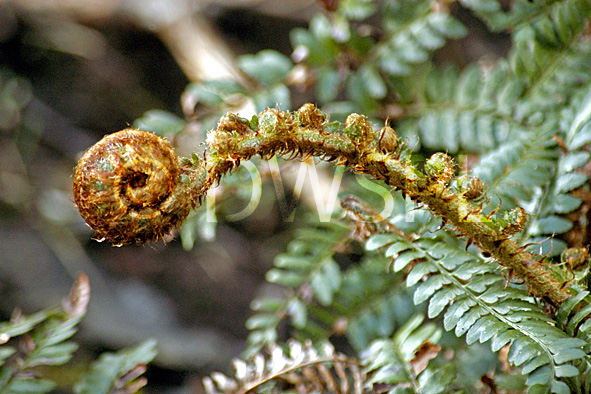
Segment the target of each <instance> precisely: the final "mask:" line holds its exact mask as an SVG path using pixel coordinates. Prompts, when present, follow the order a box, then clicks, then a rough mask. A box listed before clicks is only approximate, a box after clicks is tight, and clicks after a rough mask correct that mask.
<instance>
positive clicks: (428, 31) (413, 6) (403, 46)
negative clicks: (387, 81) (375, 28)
mask: <svg viewBox="0 0 591 394" xmlns="http://www.w3.org/2000/svg"><path fill="white" fill-rule="evenodd" d="M430 3H431V2H429V1H418V2H413V3H402V2H391V3H390V4H389V7H388V8H387V9H386V11H385V12H386V14H385V18H384V24H385V26H384V28H385V30H386V35H385V37H384V40H383V42H382V43H380V44H379V45H377V46H376V48H375V54H376V56H377V63H378V64H379V65H380V68H381V70H382V71H384V72H385V73H386V74H387V75H391V76H395V77H399V76H406V75H409V74H411V73H412V71H413V67H414V66H415V65H417V64H420V63H424V62H426V61H428V60H429V59H430V54H431V53H432V52H433V51H434V50H436V49H439V48H441V47H442V46H443V45H445V43H446V42H447V40H448V39H457V38H461V37H464V36H465V35H466V33H467V29H466V27H464V25H462V24H461V23H460V22H459V21H458V20H457V19H455V18H454V17H453V16H451V15H450V14H449V13H447V12H445V11H443V10H438V11H436V10H434V8H433V7H432V6H431V4H430Z"/></svg>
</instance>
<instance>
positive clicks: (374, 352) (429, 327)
mask: <svg viewBox="0 0 591 394" xmlns="http://www.w3.org/2000/svg"><path fill="white" fill-rule="evenodd" d="M423 320H424V316H422V315H415V316H413V317H412V318H411V319H409V320H408V321H407V322H406V323H405V324H404V326H402V327H401V328H400V329H399V330H397V331H396V333H395V334H394V336H393V337H392V338H391V339H390V338H388V339H381V340H378V341H375V342H374V343H373V344H371V346H370V347H369V348H368V349H367V350H366V351H364V352H363V353H362V355H361V362H362V363H363V365H364V367H365V371H366V373H367V375H368V382H369V383H371V384H373V386H374V388H379V390H376V391H379V392H395V393H397V392H399V391H398V390H401V391H400V392H408V393H430V394H431V393H432V394H437V393H442V392H444V391H445V390H446V389H447V388H448V385H449V384H450V383H451V382H452V381H453V380H454V379H455V377H456V370H455V366H454V365H453V364H448V365H446V366H444V367H442V368H433V367H431V366H429V360H431V359H433V358H435V357H436V356H437V354H438V353H439V351H440V350H441V348H440V347H439V346H438V345H437V342H438V341H439V339H440V337H441V330H440V329H438V328H437V326H436V325H435V324H434V323H426V324H423Z"/></svg>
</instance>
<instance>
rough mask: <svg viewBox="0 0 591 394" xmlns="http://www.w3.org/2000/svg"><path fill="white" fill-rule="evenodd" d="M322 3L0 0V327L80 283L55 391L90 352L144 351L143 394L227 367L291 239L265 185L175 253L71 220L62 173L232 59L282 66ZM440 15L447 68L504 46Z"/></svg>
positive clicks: (188, 145)
mask: <svg viewBox="0 0 591 394" xmlns="http://www.w3.org/2000/svg"><path fill="white" fill-rule="evenodd" d="M334 1H337V0H334ZM334 1H328V0H326V1H314V0H296V1H294V0H267V1H265V0H54V1H47V0H8V1H7V0H0V294H1V296H0V314H1V315H2V318H3V319H6V318H8V317H9V316H10V314H11V313H12V311H13V310H14V308H15V307H19V308H22V309H23V311H25V312H26V313H30V312H33V311H36V310H39V309H42V308H45V307H48V306H51V305H57V304H59V302H60V300H61V299H62V298H63V297H64V296H65V295H66V294H67V292H68V289H69V287H70V285H71V283H72V282H73V280H74V278H75V276H76V273H77V272H79V271H84V272H86V273H87V274H88V275H89V277H90V283H91V287H92V296H91V302H90V307H89V312H88V315H87V316H86V318H85V319H84V320H83V323H82V328H81V331H80V333H79V334H78V337H77V339H78V341H79V342H80V343H81V345H82V346H81V349H82V350H81V351H79V352H78V354H77V358H76V359H75V361H74V362H73V363H70V364H69V365H67V366H64V367H63V368H64V369H63V371H62V372H61V376H62V378H64V379H67V378H65V376H67V372H68V370H75V369H76V368H77V367H76V365H77V364H78V365H80V366H81V367H80V368H82V366H83V365H85V363H86V362H87V360H89V359H91V358H93V357H94V356H95V355H94V354H93V352H99V351H103V350H109V349H118V348H120V347H124V346H129V345H132V344H135V343H138V342H140V341H142V340H144V339H146V338H156V339H157V340H158V343H159V356H158V359H157V361H156V362H155V363H154V365H153V366H152V367H151V368H150V369H149V371H148V374H147V376H148V378H149V381H150V383H149V386H148V388H147V389H146V391H147V392H150V390H152V391H153V392H166V393H190V392H199V390H200V383H199V382H200V378H201V376H202V375H203V374H207V373H209V372H211V371H212V370H220V369H222V370H227V369H228V368H229V366H230V363H229V360H230V359H231V358H232V357H236V356H238V355H239V353H240V351H241V349H242V348H243V342H244V340H245V338H246V334H247V332H246V329H245V328H244V321H245V320H246V318H247V317H248V315H249V302H250V301H251V300H252V299H253V298H254V297H255V296H256V295H258V294H260V293H261V292H268V291H273V289H272V288H269V287H268V285H267V284H265V282H264V274H265V272H266V271H267V270H268V268H269V267H270V266H271V263H272V258H273V256H274V255H276V254H277V253H279V252H281V251H282V250H283V249H284V247H285V245H286V244H287V242H288V241H289V239H290V236H291V235H292V233H293V231H292V228H294V227H297V221H298V219H297V218H296V223H295V224H294V223H290V222H287V221H285V220H284V217H283V216H282V212H281V209H280V207H279V206H278V202H277V199H276V198H275V195H274V193H273V192H272V188H271V189H269V190H271V192H270V193H268V194H269V196H270V197H269V198H266V197H263V200H262V201H261V204H260V206H259V208H258V209H257V210H256V211H255V213H254V214H253V215H250V216H249V217H248V218H246V219H244V220H243V221H241V222H229V223H224V222H221V223H220V224H219V225H218V227H217V234H216V237H215V240H213V241H211V242H205V241H204V242H202V243H200V244H198V245H195V247H194V248H193V249H192V250H190V251H186V250H184V249H183V247H182V245H181V242H180V241H179V240H178V239H174V240H171V241H170V242H168V243H167V244H163V243H157V244H154V245H151V246H144V247H139V246H126V247H121V248H114V247H113V246H111V245H110V244H108V243H99V242H96V240H93V238H92V232H91V230H90V229H89V228H88V227H87V226H86V224H85V223H84V222H83V220H82V219H81V218H80V216H79V214H78V212H77V210H76V208H75V206H74V204H73V202H72V201H73V199H72V192H71V183H72V173H73V168H74V166H75V163H76V160H77V158H78V157H79V156H80V155H81V153H82V152H83V151H84V150H85V149H87V148H88V147H89V146H91V145H92V144H93V143H94V142H96V141H98V140H99V139H100V138H101V136H103V135H104V134H107V133H111V132H114V131H116V130H120V129H122V128H124V127H126V126H127V125H128V124H132V123H133V122H134V120H136V119H137V118H140V117H141V116H142V115H143V114H144V113H145V112H146V111H149V110H152V109H163V110H166V111H170V112H173V113H175V114H177V115H178V116H179V117H181V118H182V117H183V116H184V115H183V113H184V111H183V110H184V108H183V101H182V99H181V96H182V93H183V91H184V89H185V87H186V86H187V84H188V83H190V82H196V81H199V80H203V79H207V78H212V77H230V78H236V79H241V78H243V77H242V76H241V75H240V74H239V73H238V71H236V69H235V67H234V66H233V59H234V58H235V57H236V56H238V55H241V54H247V53H253V54H254V53H256V52H258V51H260V50H262V49H267V48H270V49H275V50H278V51H280V52H282V53H283V54H285V55H287V56H290V55H291V54H292V50H293V49H292V47H291V45H290V40H289V32H290V30H291V29H292V28H294V27H297V26H302V27H305V26H307V22H308V21H309V20H310V18H311V17H312V16H313V15H314V13H317V12H325V11H324V8H325V7H329V6H330V4H331V3H333V2H334ZM409 1H410V0H409ZM452 12H454V14H455V15H456V16H457V17H458V18H459V19H460V20H461V21H462V22H464V23H465V24H466V25H467V26H468V27H469V28H470V34H469V35H468V36H467V37H466V38H464V39H462V40H458V41H457V42H454V43H452V45H447V46H446V47H445V52H441V53H437V55H436V58H437V59H440V60H441V61H448V62H454V63H456V64H458V65H459V66H460V67H461V66H462V65H464V64H467V63H469V62H472V61H475V60H477V59H481V58H482V57H483V56H488V57H490V58H495V57H498V56H501V55H503V54H505V53H506V51H507V49H508V45H509V44H508V39H507V37H505V36H503V35H492V34H489V33H488V32H487V31H486V30H485V28H484V27H483V26H482V25H481V24H479V23H478V22H476V20H475V19H473V18H472V17H471V15H470V14H469V13H467V12H466V11H465V10H463V9H461V8H459V7H455V8H454V9H453V11H452ZM370 23H371V21H370ZM306 101H314V96H313V94H312V93H311V92H309V91H307V90H306V89H304V88H302V87H301V86H300V87H299V88H298V89H293V91H292V103H293V106H294V108H297V107H298V106H299V105H301V104H303V103H304V102H306ZM185 113H186V111H185ZM245 115H250V114H245ZM184 134H185V135H184V137H183V138H185V139H184V140H182V141H175V142H176V143H177V145H178V146H179V147H180V153H181V154H185V155H186V154H188V153H189V152H191V151H193V150H197V149H198V145H199V142H200V141H202V140H203V130H193V131H191V130H188V131H187V132H186V133H184ZM299 216H300V215H296V217H299ZM55 379H56V380H57V381H58V382H59V380H60V379H59V377H55Z"/></svg>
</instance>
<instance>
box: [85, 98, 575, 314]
mask: <svg viewBox="0 0 591 394" xmlns="http://www.w3.org/2000/svg"><path fill="white" fill-rule="evenodd" d="M123 135H124V136H125V134H123ZM114 136H115V137H113V138H116V137H117V136H118V133H116V134H114ZM379 137H380V133H378V132H377V131H376V130H374V128H373V127H372V125H371V124H370V122H369V121H368V120H367V119H366V118H365V117H364V116H362V115H358V114H352V115H350V116H349V117H348V118H347V120H346V121H345V124H344V126H343V128H342V129H341V128H340V127H339V125H338V124H335V123H329V122H328V119H327V117H326V115H325V114H324V113H323V112H321V111H320V110H319V109H317V108H316V107H315V106H314V105H312V104H306V105H304V106H303V107H301V108H300V109H299V110H297V111H295V112H293V113H291V112H287V111H280V110H277V109H267V110H265V111H263V112H262V113H261V114H260V115H259V116H258V117H254V118H253V119H251V120H248V119H245V118H242V117H240V116H237V115H234V114H227V115H226V116H224V117H222V119H221V120H220V121H219V123H218V127H217V128H216V129H215V130H212V131H210V132H209V134H208V137H207V144H208V148H209V150H210V154H209V157H208V158H207V166H206V167H207V169H206V170H205V167H201V168H202V170H201V172H199V170H197V169H195V168H194V167H189V168H190V169H191V171H194V172H193V174H196V175H195V177H194V178H192V179H194V180H195V179H196V180H198V181H195V182H190V181H189V180H186V181H185V182H186V183H183V182H181V184H182V185H183V186H180V187H177V186H170V183H169V190H180V194H179V195H175V194H172V198H171V199H170V202H169V200H168V199H167V200H165V201H164V206H163V207H161V206H159V207H158V208H159V211H160V212H165V213H168V214H171V215H172V217H174V218H175V221H167V222H165V224H164V225H161V224H157V225H153V224H148V223H151V222H150V221H149V219H150V218H151V216H152V213H149V214H144V211H143V210H145V209H151V208H152V205H155V206H156V205H158V204H153V203H152V202H149V203H143V202H142V203H140V204H136V205H140V208H141V209H140V211H139V212H138V211H135V210H133V209H130V208H129V207H126V208H121V207H120V206H119V201H123V202H126V201H128V199H129V200H131V199H130V198H129V197H128V195H129V193H128V191H129V187H127V188H126V187H124V186H123V184H124V183H123V182H124V180H125V179H128V178H126V176H129V175H126V174H127V172H125V170H124V171H121V172H117V173H115V175H110V176H109V177H107V179H108V180H110V181H112V184H111V185H107V186H110V187H111V189H112V190H110V191H114V192H115V195H116V196H117V197H116V198H115V200H116V202H115V203H114V204H115V205H111V206H107V207H106V208H105V205H104V204H105V200H101V199H100V198H101V197H102V196H103V194H102V193H103V192H102V191H100V192H99V193H98V196H99V198H98V200H97V201H95V200H94V199H96V197H95V196H93V195H91V194H90V192H89V191H90V190H92V189H93V188H95V189H96V185H97V181H99V179H97V176H94V175H91V174H88V172H91V171H94V170H95V169H94V168H92V167H90V166H89V165H87V164H84V163H85V161H84V160H87V159H88V158H89V157H90V158H92V157H94V156H97V154H96V153H95V152H96V151H97V150H100V149H101V147H102V146H104V145H107V146H110V145H109V144H110V143H111V142H110V140H109V137H107V139H106V141H107V142H104V140H103V141H101V142H99V143H98V145H97V146H95V147H93V148H91V149H89V151H88V152H87V153H86V154H85V156H84V157H83V160H82V162H81V163H80V164H79V165H78V169H77V174H76V177H75V182H74V190H75V192H74V193H75V195H76V196H77V197H76V201H77V202H78V205H79V207H81V209H82V212H83V215H84V217H85V219H86V220H87V222H88V223H89V224H90V225H91V227H93V228H94V229H95V230H96V231H97V232H98V233H99V235H100V236H103V237H106V238H110V239H112V240H114V241H115V242H117V243H126V242H145V241H148V240H153V239H158V238H161V237H162V236H163V235H165V233H166V232H167V231H169V230H170V229H171V228H172V227H173V226H174V225H177V224H179V223H178V219H182V218H184V217H185V216H186V214H187V213H188V211H189V210H190V208H191V207H192V206H194V205H195V204H196V203H197V201H198V200H199V199H200V197H201V196H203V194H204V193H205V192H206V191H207V190H208V189H209V187H211V186H212V185H213V184H214V183H215V182H216V181H219V180H220V179H221V178H222V177H223V176H224V174H226V173H228V172H229V171H231V170H233V169H235V168H236V167H237V166H238V165H239V164H240V162H241V161H243V160H249V159H250V158H252V157H253V156H255V155H260V156H261V157H262V158H270V157H273V156H275V155H283V156H288V157H289V156H291V157H294V156H298V157H301V156H304V157H307V156H317V157H320V158H321V159H324V160H327V161H332V162H335V163H336V164H338V165H345V166H347V167H348V168H350V169H351V170H353V171H355V172H357V173H361V174H366V175H369V176H372V177H374V178H375V179H378V180H381V181H384V182H385V183H386V184H388V185H390V186H393V187H395V188H397V189H399V190H401V191H402V193H403V194H404V195H406V196H408V197H410V198H411V199H412V200H415V201H418V202H421V203H423V204H425V205H426V206H427V207H428V208H429V210H431V212H433V213H435V214H436V215H437V216H440V217H442V218H443V219H444V221H445V222H446V223H448V224H451V225H453V226H454V227H455V228H456V229H457V231H458V232H459V233H460V234H461V235H462V236H464V237H466V238H468V239H470V240H472V242H474V243H475V244H476V245H478V246H479V247H480V248H481V249H482V250H484V251H486V252H487V253H489V254H490V255H492V256H493V257H494V258H495V259H496V260H497V261H498V262H499V263H500V264H501V265H503V266H505V267H506V268H507V270H508V272H509V274H510V275H513V276H515V277H517V278H519V279H521V280H523V281H524V282H525V283H526V285H527V288H528V290H529V291H530V292H531V293H532V294H533V295H534V296H537V297H545V298H546V299H547V300H548V301H550V302H551V303H552V304H554V305H556V306H558V305H560V304H561V303H562V302H563V301H564V300H565V299H567V298H568V297H569V295H570V294H569V292H568V291H566V290H564V289H563V288H562V287H561V284H560V283H559V282H557V281H556V280H555V279H553V278H552V276H551V275H550V273H549V272H548V271H547V270H546V269H545V268H544V266H543V265H542V264H541V263H540V262H538V261H537V260H536V258H535V257H534V256H533V255H532V254H531V253H529V252H528V251H526V250H524V249H523V248H521V247H520V246H519V245H518V244H517V243H515V242H514V241H512V240H511V239H509V237H508V236H507V235H506V234H505V233H504V232H503V231H502V228H501V227H500V226H499V225H498V224H497V223H496V222H494V221H492V220H490V219H489V218H487V217H486V216H484V215H483V214H482V213H481V210H480V208H479V207H478V206H477V205H475V204H474V203H472V202H471V201H469V200H468V199H467V198H466V197H465V196H464V195H463V194H462V193H458V192H456V191H455V190H454V189H453V188H451V187H450V186H449V181H450V180H451V174H453V169H452V168H451V167H452V166H453V162H452V161H451V159H449V160H448V158H447V156H446V155H443V154H436V155H434V156H433V157H432V158H431V159H430V160H429V161H428V162H427V170H428V171H427V172H428V173H427V175H425V174H424V173H422V172H420V171H419V170H418V169H417V168H415V167H414V166H413V165H411V164H410V160H409V159H408V158H404V157H403V156H402V155H401V153H400V149H399V147H398V146H397V147H396V148H395V149H394V151H393V152H386V153H382V152H383V151H385V150H386V149H385V148H386V146H382V145H383V144H384V139H383V138H382V139H380V138H379ZM134 138H135V137H134ZM156 138H158V137H156ZM390 145H391V139H388V148H389V149H391V148H392V147H391V146H390ZM121 146H122V145H121V144H120V143H118V142H116V143H115V144H114V148H110V150H109V152H112V154H113V155H115V156H116V151H117V150H118V149H119V150H121V149H122V150H123V156H122V157H123V158H126V157H128V156H129V152H128V151H127V150H126V149H127V148H121ZM130 146H131V147H132V148H130V149H131V150H132V151H134V150H135V149H136V148H135V145H133V144H132V145H130ZM142 149H143V148H142ZM114 160H117V161H120V162H123V163H124V164H125V163H126V162H125V161H124V160H122V159H121V158H117V159H114ZM176 160H179V159H176ZM137 161H138V162H140V163H142V160H140V159H137ZM172 161H173V162H174V159H173V160H172ZM97 162H98V164H99V166H100V164H101V163H102V164H103V165H106V163H109V162H105V160H104V159H102V158H100V156H99V159H98V160H97ZM130 162H131V163H133V162H134V161H133V160H130ZM110 166H111V165H110V164H109V171H113V170H112V169H110ZM160 168H163V167H150V168H149V169H148V170H146V172H145V173H146V175H151V174H152V173H151V171H156V170H158V169H160ZM99 169H100V167H99ZM103 171H104V170H103ZM179 171H180V170H179ZM205 171H207V177H204V178H202V177H200V175H199V174H205ZM98 173H99V174H100V171H99V172H98ZM176 177H177V178H175V177H174V176H173V179H182V177H181V174H178V175H176ZM148 178H151V176H148V177H146V179H145V181H147V180H148ZM134 179H135V178H133V176H132V178H131V181H132V182H131V183H130V186H131V187H132V190H131V193H132V194H133V193H135V190H134V189H133V186H134V182H133V181H134ZM189 179H191V177H189ZM128 180H129V179H128ZM89 182H90V183H89ZM169 182H171V181H169ZM103 185H104V183H103ZM140 194H141V193H138V195H140ZM112 199H113V197H109V198H108V199H106V201H107V202H111V201H113V200H112ZM183 199H184V200H183ZM88 200H91V201H90V204H89V206H91V207H94V208H95V209H94V210H92V209H91V210H88V208H86V205H88ZM149 201H152V200H149ZM173 201H178V202H179V203H181V204H180V205H179V208H178V211H177V210H175V207H174V205H173V204H172V202H173ZM158 202H159V200H158ZM131 207H134V204H131ZM127 213H129V215H128V216H129V217H128V216H125V214H127ZM155 216H159V215H158V214H156V215H155ZM113 218H115V219H117V220H118V221H117V220H116V221H113ZM110 231H111V232H113V234H115V236H110ZM123 233H124V234H137V235H136V238H132V237H127V236H122V235H121V234H123Z"/></svg>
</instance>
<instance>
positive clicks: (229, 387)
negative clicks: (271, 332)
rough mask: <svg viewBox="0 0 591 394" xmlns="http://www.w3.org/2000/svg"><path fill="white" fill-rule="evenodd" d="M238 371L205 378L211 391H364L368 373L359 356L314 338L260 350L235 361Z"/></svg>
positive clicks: (358, 393)
mask: <svg viewBox="0 0 591 394" xmlns="http://www.w3.org/2000/svg"><path fill="white" fill-rule="evenodd" d="M234 369H235V375H234V377H233V378H229V377H227V376H225V375H223V374H221V373H219V372H216V373H213V374H212V375H211V377H206V378H205V379H204V380H203V384H204V386H205V390H206V392H207V393H208V394H246V393H249V392H250V393H269V392H277V391H278V390H279V391H282V392H289V391H291V390H297V392H299V393H315V392H321V393H327V392H331V393H335V394H362V393H363V392H364V389H363V385H364V383H365V374H364V373H363V371H362V369H361V368H360V366H359V364H358V362H357V361H356V360H355V359H352V358H349V357H347V356H345V355H344V354H341V353H337V352H335V349H334V347H333V346H332V345H331V344H329V343H325V344H324V345H323V346H321V347H319V348H315V347H313V346H312V344H311V342H305V343H300V342H296V341H293V340H291V341H289V342H288V343H287V349H285V350H284V349H282V348H281V347H279V346H278V345H272V346H270V347H269V351H268V354H263V353H257V354H255V355H254V356H253V357H252V358H251V359H249V360H248V361H242V360H235V361H234Z"/></svg>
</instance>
